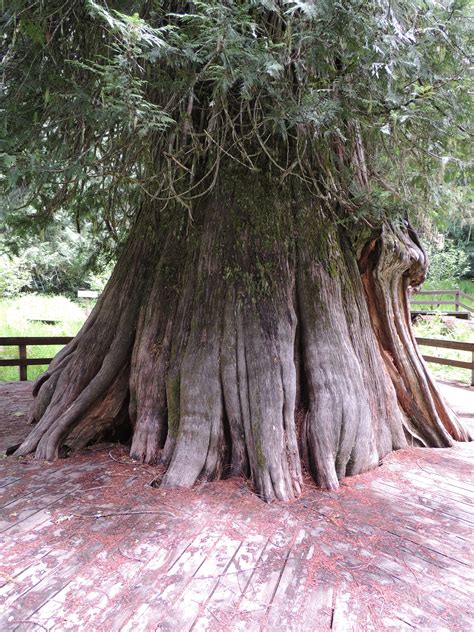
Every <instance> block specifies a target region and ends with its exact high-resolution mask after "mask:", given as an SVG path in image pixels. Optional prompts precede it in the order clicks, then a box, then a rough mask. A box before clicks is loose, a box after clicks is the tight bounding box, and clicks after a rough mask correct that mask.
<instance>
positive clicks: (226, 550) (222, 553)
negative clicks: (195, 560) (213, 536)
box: [148, 535, 242, 632]
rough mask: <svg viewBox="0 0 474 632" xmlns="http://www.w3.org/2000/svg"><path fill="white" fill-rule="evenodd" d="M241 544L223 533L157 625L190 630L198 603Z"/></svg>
mask: <svg viewBox="0 0 474 632" xmlns="http://www.w3.org/2000/svg"><path fill="white" fill-rule="evenodd" d="M241 544H242V543H241V541H240V540H237V539H235V538H232V537H228V536H226V535H223V536H222V537H221V538H220V539H219V541H218V543H217V544H216V546H215V547H214V548H213V549H212V550H211V552H210V554H209V556H208V557H207V558H206V560H205V561H204V563H203V564H202V565H201V566H200V567H199V568H198V570H197V571H196V573H195V574H194V575H193V577H192V579H191V581H190V582H189V583H188V585H187V587H186V589H185V590H184V591H183V593H182V594H181V596H180V598H179V599H178V600H177V601H176V603H175V604H174V605H173V607H172V608H171V609H170V610H169V611H168V612H166V613H164V615H165V616H164V617H162V619H161V621H160V622H159V624H158V627H164V628H165V629H166V628H169V629H173V627H174V629H178V630H180V631H183V632H184V631H185V630H189V629H190V628H191V627H192V625H193V623H194V621H195V620H196V619H197V618H198V616H199V613H200V609H201V606H202V605H203V604H204V603H205V602H206V601H208V599H209V597H210V596H212V593H213V591H214V589H215V588H216V586H217V584H218V582H219V579H220V576H221V575H225V573H226V571H227V570H228V569H229V566H230V565H231V562H232V559H233V557H234V555H235V554H236V553H237V551H238V549H239V547H240V545H241ZM148 623H150V621H149V622H148Z"/></svg>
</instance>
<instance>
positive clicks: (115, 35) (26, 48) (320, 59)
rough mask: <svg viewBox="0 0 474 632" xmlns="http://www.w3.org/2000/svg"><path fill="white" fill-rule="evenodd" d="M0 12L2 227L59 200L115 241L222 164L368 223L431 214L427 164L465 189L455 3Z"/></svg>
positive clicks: (53, 7)
mask: <svg viewBox="0 0 474 632" xmlns="http://www.w3.org/2000/svg"><path fill="white" fill-rule="evenodd" d="M3 4H4V13H3V16H2V18H1V19H2V25H3V35H2V36H1V40H0V41H1V46H2V59H3V73H2V85H1V97H2V102H1V110H2V119H3V123H2V127H1V148H0V152H1V153H0V158H1V161H2V175H1V184H2V187H3V193H4V200H6V202H4V205H5V208H4V209H3V212H4V214H5V217H6V220H5V221H6V222H7V223H8V221H9V218H10V219H11V217H14V220H15V222H16V224H17V226H24V227H25V229H27V228H28V227H29V226H30V225H31V224H36V225H38V224H39V225H44V224H47V223H48V222H49V221H51V219H52V218H54V214H55V212H56V211H57V210H58V209H67V212H68V213H70V214H71V215H72V216H73V217H74V218H75V220H76V222H77V224H78V225H79V224H80V222H81V221H83V220H86V219H91V220H92V221H93V222H94V223H95V224H97V226H98V227H99V228H101V229H106V230H107V232H108V234H109V235H110V236H111V237H112V240H113V241H114V242H120V240H121V237H122V235H123V234H124V233H125V232H126V231H127V228H128V225H129V220H130V218H131V217H132V216H133V214H134V213H135V211H136V210H137V209H138V208H139V207H140V205H141V204H143V203H144V202H145V203H146V202H147V201H149V202H151V203H152V204H153V208H154V209H156V210H160V209H162V208H164V207H166V206H167V205H168V204H169V203H170V202H173V203H178V204H180V205H182V206H184V207H185V208H187V209H188V211H189V215H190V216H191V217H192V209H193V204H194V203H195V200H197V199H198V198H199V197H201V196H203V195H205V194H206V193H207V192H208V191H209V190H211V189H212V187H213V186H214V185H215V183H216V181H217V178H218V174H219V168H220V166H221V164H222V163H223V161H229V160H232V161H235V162H236V163H238V164H240V165H245V166H246V167H247V168H248V169H249V170H254V171H258V170H262V169H265V170H271V171H272V172H273V173H274V174H277V175H278V177H279V178H280V180H281V181H287V182H288V183H289V185H291V183H293V182H296V181H298V182H300V183H302V184H303V185H304V187H305V188H306V189H307V190H308V192H309V193H310V194H311V195H314V196H317V197H318V198H319V199H320V200H321V203H322V204H323V205H324V207H325V210H326V212H328V213H329V214H330V215H331V216H333V217H334V219H335V220H337V221H341V222H360V221H363V222H364V223H368V224H369V225H371V226H373V225H374V224H377V223H379V222H380V220H381V219H383V218H384V217H387V216H389V217H397V216H401V215H402V214H404V213H405V212H406V211H407V210H409V211H411V212H412V213H418V214H420V213H423V212H424V211H426V209H430V210H432V211H433V212H434V213H435V214H436V212H439V205H442V204H443V196H440V195H439V173H440V167H441V166H444V172H443V173H444V174H445V176H446V181H447V182H448V183H449V182H450V181H451V182H453V184H454V185H456V186H458V185H459V183H460V181H461V180H462V182H463V184H466V178H467V176H466V169H467V167H469V156H468V153H467V147H468V141H469V140H470V137H471V134H470V131H469V129H468V124H469V113H470V108H472V103H471V99H470V97H469V84H468V80H467V79H466V76H467V70H468V67H469V63H470V62H469V51H470V49H471V43H472V42H471V37H472V31H471V30H470V25H471V22H470V19H469V18H470V16H469V10H470V7H471V4H470V3H469V2H468V1H467V0H454V1H452V0H441V1H434V0H390V1H389V0H368V1H366V0H364V1H362V0H342V1H334V0H319V1H317V2H316V1H310V0H242V1H238V2H232V1H224V2H217V1H214V0H210V1H207V2H201V1H198V2H173V1H167V2H159V1H157V0H136V1H133V0H112V1H109V2H105V0H104V1H102V0H95V1H94V0H67V1H65V0H48V1H46V0H38V1H37V2H32V1H31V0H10V2H8V3H3ZM434 175H436V177H434ZM443 177H444V176H443ZM21 209H23V211H22V210H21ZM25 209H27V210H25ZM31 209H34V212H31ZM12 214H13V215H12Z"/></svg>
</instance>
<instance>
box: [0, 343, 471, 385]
mask: <svg viewBox="0 0 474 632" xmlns="http://www.w3.org/2000/svg"><path fill="white" fill-rule="evenodd" d="M71 340H72V338H71V337H69V336H39V337H37V338H28V337H17V338H0V347H17V348H18V350H19V353H18V356H19V357H18V358H13V359H9V360H2V359H0V367H2V366H17V367H19V369H20V380H21V381H25V380H27V379H28V367H29V366H32V365H44V366H47V365H48V364H49V363H50V362H51V360H52V358H28V355H27V348H28V347H29V346H31V345H64V344H66V343H68V342H70V341H71ZM416 341H417V343H418V344H419V345H420V346H429V347H439V348H441V349H456V350H459V351H468V352H470V353H471V361H470V362H464V361H462V360H452V359H450V358H438V357H436V356H427V355H424V356H423V358H424V359H425V360H426V362H433V363H435V364H444V365H445V366H455V367H459V368H461V369H467V370H469V371H471V386H474V342H456V341H454V340H439V339H433V338H416Z"/></svg>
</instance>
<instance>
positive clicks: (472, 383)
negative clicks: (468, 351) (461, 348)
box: [471, 351, 474, 386]
mask: <svg viewBox="0 0 474 632" xmlns="http://www.w3.org/2000/svg"><path fill="white" fill-rule="evenodd" d="M471 362H472V368H471V386H474V351H473V352H472V357H471Z"/></svg>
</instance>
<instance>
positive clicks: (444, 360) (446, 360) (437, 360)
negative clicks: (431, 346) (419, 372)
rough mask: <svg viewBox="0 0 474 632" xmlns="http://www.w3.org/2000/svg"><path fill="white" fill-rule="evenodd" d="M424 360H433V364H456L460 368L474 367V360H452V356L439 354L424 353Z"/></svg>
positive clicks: (470, 368) (470, 369) (469, 368)
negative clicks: (429, 354) (439, 356)
mask: <svg viewBox="0 0 474 632" xmlns="http://www.w3.org/2000/svg"><path fill="white" fill-rule="evenodd" d="M423 360H425V361H426V362H432V363H433V364H443V365H444V366H456V367H458V368H460V369H468V370H469V371H472V369H474V362H473V361H471V362H463V361H462V360H451V358H438V357H437V356H428V355H423Z"/></svg>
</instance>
